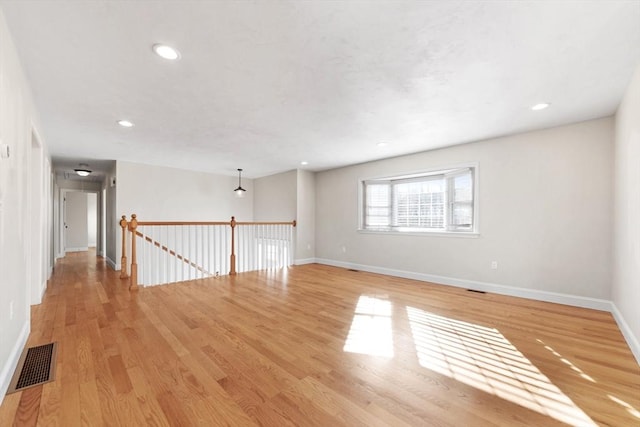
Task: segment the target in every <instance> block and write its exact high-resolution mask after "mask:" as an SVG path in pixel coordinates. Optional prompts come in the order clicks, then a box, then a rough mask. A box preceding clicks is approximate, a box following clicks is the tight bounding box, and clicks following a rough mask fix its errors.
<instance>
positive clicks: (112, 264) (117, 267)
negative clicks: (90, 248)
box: [105, 257, 120, 271]
mask: <svg viewBox="0 0 640 427" xmlns="http://www.w3.org/2000/svg"><path fill="white" fill-rule="evenodd" d="M105 260H106V261H107V265H108V266H109V267H111V268H112V269H114V270H115V271H119V270H120V264H118V263H117V262H114V261H113V260H112V259H111V258H109V257H105Z"/></svg>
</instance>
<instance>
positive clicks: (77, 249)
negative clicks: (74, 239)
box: [64, 246, 89, 254]
mask: <svg viewBox="0 0 640 427" xmlns="http://www.w3.org/2000/svg"><path fill="white" fill-rule="evenodd" d="M88 250H89V247H88V246H82V247H78V248H65V249H64V252H65V254H66V253H67V252H86V251H88Z"/></svg>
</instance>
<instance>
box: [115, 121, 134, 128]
mask: <svg viewBox="0 0 640 427" xmlns="http://www.w3.org/2000/svg"><path fill="white" fill-rule="evenodd" d="M118 124H119V125H120V126H122V127H123V128H131V127H133V123H131V122H130V121H129V120H118Z"/></svg>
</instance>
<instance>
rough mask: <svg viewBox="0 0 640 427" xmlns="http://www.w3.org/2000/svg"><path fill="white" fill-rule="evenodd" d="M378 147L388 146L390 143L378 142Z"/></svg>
mask: <svg viewBox="0 0 640 427" xmlns="http://www.w3.org/2000/svg"><path fill="white" fill-rule="evenodd" d="M376 145H377V146H378V147H386V146H387V145H389V144H388V143H386V142H378V144H376Z"/></svg>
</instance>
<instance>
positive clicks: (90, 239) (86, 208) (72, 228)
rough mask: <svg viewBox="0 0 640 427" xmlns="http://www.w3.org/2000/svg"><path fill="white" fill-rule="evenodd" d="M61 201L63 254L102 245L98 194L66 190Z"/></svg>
mask: <svg viewBox="0 0 640 427" xmlns="http://www.w3.org/2000/svg"><path fill="white" fill-rule="evenodd" d="M62 200H63V209H62V221H63V242H64V243H63V248H64V253H67V252H82V251H87V250H89V248H97V247H98V246H99V245H100V244H101V243H102V242H101V239H100V235H101V227H100V223H101V218H100V211H101V210H100V209H99V207H98V206H99V203H98V193H97V192H84V191H72V190H66V191H65V192H64V194H63V199H62Z"/></svg>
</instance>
